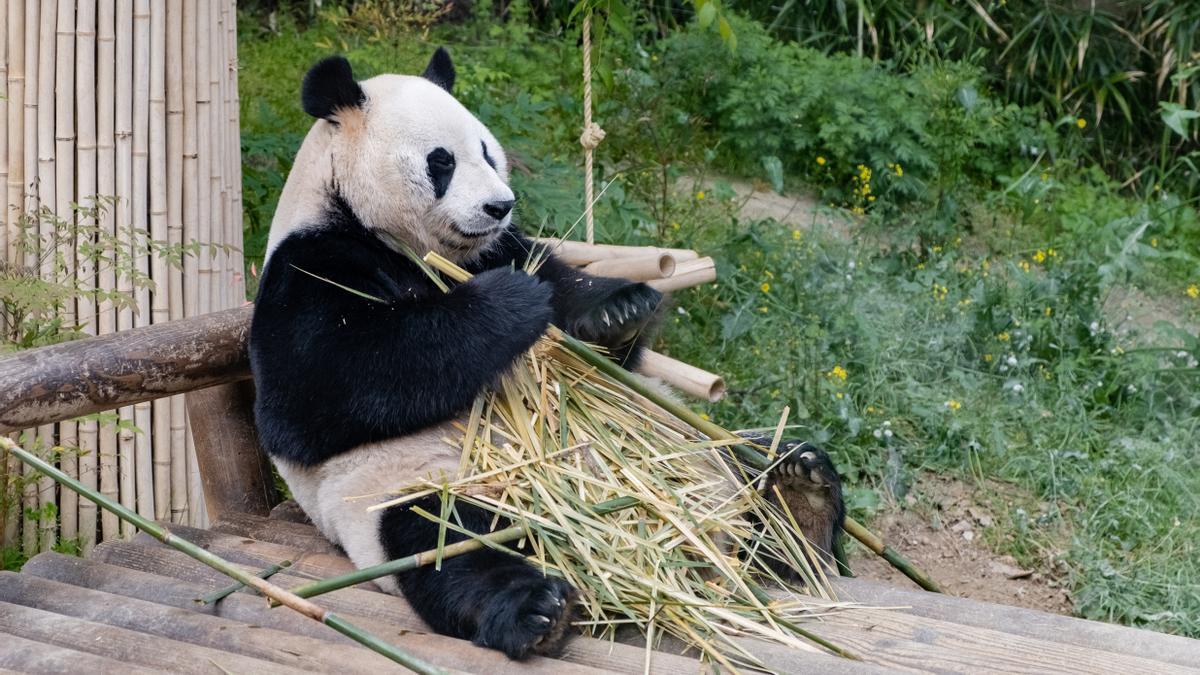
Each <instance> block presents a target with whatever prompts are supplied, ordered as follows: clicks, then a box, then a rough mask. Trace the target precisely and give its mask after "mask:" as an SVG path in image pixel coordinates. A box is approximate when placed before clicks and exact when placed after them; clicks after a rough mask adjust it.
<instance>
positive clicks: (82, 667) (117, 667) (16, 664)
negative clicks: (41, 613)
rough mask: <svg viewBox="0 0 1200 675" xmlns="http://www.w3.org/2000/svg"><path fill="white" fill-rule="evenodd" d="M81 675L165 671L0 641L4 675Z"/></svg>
mask: <svg viewBox="0 0 1200 675" xmlns="http://www.w3.org/2000/svg"><path fill="white" fill-rule="evenodd" d="M8 668H11V669H12V670H7V669H8ZM79 672H89V673H121V674H122V675H125V674H127V673H128V674H130V675H151V674H153V673H159V672H161V671H158V670H155V669H153V668H143V667H142V666H137V665H134V664H132V663H125V662H122V661H118V660H115V659H109V658H105V657H103V656H97V655H95V654H89V653H87V652H81V651H78V650H75V649H71V648H70V647H63V646H61V645H55V644H47V643H45V642H37V641H36V640H27V639H25V638H22V637H17V636H16V635H5V636H3V639H0V673H79Z"/></svg>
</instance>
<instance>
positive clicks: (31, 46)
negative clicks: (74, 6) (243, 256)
mask: <svg viewBox="0 0 1200 675" xmlns="http://www.w3.org/2000/svg"><path fill="white" fill-rule="evenodd" d="M40 11H41V3H40V2H39V1H38V0H25V24H24V27H23V30H22V32H23V34H24V49H23V50H22V51H23V52H24V60H25V77H26V80H25V82H26V86H25V91H24V111H23V115H22V117H23V124H22V126H23V127H24V142H23V143H22V149H23V153H22V159H21V164H22V175H23V176H24V180H23V182H22V184H21V208H20V211H19V213H20V214H27V213H34V212H36V211H37V208H38V136H37V132H38V87H37V79H38V39H37V38H38V28H39V23H40V21H39V20H40V18H41V13H40ZM32 227H33V228H34V231H32V232H29V233H27V235H26V244H27V245H26V246H24V247H22V248H23V250H22V251H21V256H20V257H21V258H22V261H21V262H23V264H24V266H25V267H26V268H27V269H29V270H39V268H40V266H39V264H38V251H39V250H40V246H38V244H37V243H35V242H33V241H31V238H32V237H33V236H34V235H40V234H41V232H40V231H39V230H37V229H36V228H37V225H36V224H33V225H32ZM27 433H28V436H29V437H30V438H33V437H36V434H37V432H36V431H34V430H31V431H29V432H27ZM13 475H16V474H13ZM22 475H23V478H24V480H25V487H24V489H23V490H22V491H21V507H22V508H21V509H18V512H19V514H20V517H19V520H20V521H21V545H22V550H23V551H24V552H25V553H26V554H27V555H33V554H34V553H37V544H38V532H37V523H36V522H34V521H31V520H30V519H29V518H27V517H26V515H25V514H27V513H30V512H33V511H36V510H37V508H38V491H37V485H36V482H35V480H34V476H33V473H32V471H31V470H30V468H29V467H28V466H25V467H24V468H23V469H22Z"/></svg>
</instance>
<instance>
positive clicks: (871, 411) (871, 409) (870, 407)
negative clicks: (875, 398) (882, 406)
mask: <svg viewBox="0 0 1200 675" xmlns="http://www.w3.org/2000/svg"><path fill="white" fill-rule="evenodd" d="M873 412H875V406H873V405H869V406H867V414H871V413H873Z"/></svg>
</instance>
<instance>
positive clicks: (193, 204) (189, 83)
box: [181, 0, 204, 527]
mask: <svg viewBox="0 0 1200 675" xmlns="http://www.w3.org/2000/svg"><path fill="white" fill-rule="evenodd" d="M197 2H198V0H183V49H182V65H183V211H182V213H183V241H184V243H185V244H188V245H190V244H192V243H194V242H196V241H198V240H199V235H200V224H199V221H198V216H199V208H200V175H201V174H200V158H199V139H198V138H197V135H198V133H199V117H200V114H199V102H198V100H197V98H198V91H197V88H196V83H197V81H198V63H197V44H196V36H197V28H198V26H197V24H198V16H197V14H198V11H199V8H198V7H197ZM183 279H184V285H183V307H184V316H196V315H198V314H199V313H200V284H199V279H200V256H199V255H189V256H187V257H186V258H184V260H183ZM185 424H186V418H185ZM184 460H185V471H184V475H185V476H186V478H187V514H186V518H184V519H181V522H184V521H186V522H187V524H189V525H191V526H193V527H196V526H199V525H200V523H201V518H202V514H203V512H204V509H203V505H202V503H201V494H202V490H201V489H200V484H199V482H200V481H199V474H198V471H197V469H196V453H195V446H194V443H193V441H192V434H191V433H190V430H188V429H187V428H186V426H185V429H184Z"/></svg>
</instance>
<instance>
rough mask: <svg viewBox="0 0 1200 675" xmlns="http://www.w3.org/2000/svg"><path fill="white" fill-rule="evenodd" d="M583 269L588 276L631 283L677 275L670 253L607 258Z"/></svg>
mask: <svg viewBox="0 0 1200 675" xmlns="http://www.w3.org/2000/svg"><path fill="white" fill-rule="evenodd" d="M583 269H584V271H585V272H587V273H588V274H595V275H596V276H601V277H617V278H621V279H629V280H630V281H649V280H651V279H666V278H668V277H670V276H671V275H672V274H675V258H674V257H673V256H672V255H671V254H670V253H656V254H652V255H638V256H626V257H620V258H605V259H603V260H597V261H596V262H594V263H590V264H588V265H587V266H586V267H584V268H583Z"/></svg>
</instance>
